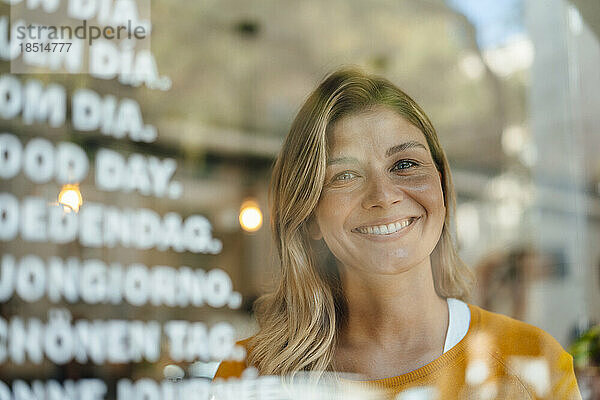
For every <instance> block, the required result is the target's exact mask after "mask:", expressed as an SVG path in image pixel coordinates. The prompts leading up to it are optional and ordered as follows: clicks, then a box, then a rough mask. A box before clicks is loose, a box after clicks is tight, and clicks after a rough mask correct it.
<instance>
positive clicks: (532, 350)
mask: <svg viewBox="0 0 600 400" xmlns="http://www.w3.org/2000/svg"><path fill="white" fill-rule="evenodd" d="M469 309H470V310H471V318H473V319H474V321H473V322H474V323H473V325H474V326H475V329H474V333H475V334H476V335H477V334H479V335H477V336H480V340H482V341H485V340H486V338H487V339H488V340H490V341H491V342H492V343H490V345H492V344H495V346H492V347H498V348H499V349H500V350H505V351H508V352H510V353H520V354H523V355H532V356H534V355H541V353H543V354H548V353H554V354H556V355H559V354H561V353H564V352H565V350H564V349H563V348H562V346H561V345H560V344H559V343H558V342H557V341H556V339H554V337H552V335H550V334H549V333H548V332H546V331H544V330H543V329H540V328H538V327H536V326H533V325H531V324H528V323H526V322H523V321H518V320H516V319H513V318H510V317H507V316H506V315H502V314H498V313H494V312H491V311H486V310H484V309H482V308H479V307H477V306H474V305H472V304H469Z"/></svg>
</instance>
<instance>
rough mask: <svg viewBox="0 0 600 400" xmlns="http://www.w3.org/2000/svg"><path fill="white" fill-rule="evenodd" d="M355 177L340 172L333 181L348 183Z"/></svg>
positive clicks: (351, 174) (349, 173) (348, 173)
mask: <svg viewBox="0 0 600 400" xmlns="http://www.w3.org/2000/svg"><path fill="white" fill-rule="evenodd" d="M355 176H356V175H355V174H353V173H352V172H342V173H341V174H339V175H336V176H335V178H333V180H334V181H338V182H340V181H341V182H343V181H348V180H350V179H352V178H354V177H355Z"/></svg>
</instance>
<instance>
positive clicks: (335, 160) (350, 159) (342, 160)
mask: <svg viewBox="0 0 600 400" xmlns="http://www.w3.org/2000/svg"><path fill="white" fill-rule="evenodd" d="M344 163H350V164H352V163H358V160H357V159H356V158H354V157H338V158H332V159H329V160H327V166H330V165H333V164H344Z"/></svg>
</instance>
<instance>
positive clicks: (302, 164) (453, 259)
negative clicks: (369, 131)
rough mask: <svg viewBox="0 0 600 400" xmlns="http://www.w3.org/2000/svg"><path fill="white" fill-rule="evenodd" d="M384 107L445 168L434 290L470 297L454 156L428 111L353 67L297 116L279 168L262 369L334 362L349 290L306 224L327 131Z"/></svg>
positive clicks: (285, 370) (320, 176)
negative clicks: (456, 237)
mask: <svg viewBox="0 0 600 400" xmlns="http://www.w3.org/2000/svg"><path fill="white" fill-rule="evenodd" d="M378 105H381V106H386V107H389V108H390V109H392V110H394V111H396V112H397V113H398V114H399V115H401V116H402V117H404V118H405V119H406V120H407V121H409V122H411V123H412V124H413V125H415V126H416V127H418V128H419V129H420V130H421V131H422V132H423V134H424V135H425V138H426V139H427V143H428V145H429V148H430V150H431V155H432V158H433V160H434V162H435V164H436V167H437V169H438V170H439V171H440V172H441V178H442V190H443V193H444V203H445V206H446V215H445V221H444V227H443V230H442V233H441V237H440V239H439V241H438V243H437V245H436V247H435V249H434V251H433V253H432V255H431V265H432V272H433V279H434V285H435V290H436V292H437V294H438V295H439V296H441V297H444V298H447V297H454V298H459V299H465V298H466V296H468V294H469V292H470V289H471V286H472V281H473V275H472V273H471V271H470V270H469V269H468V267H467V266H466V265H465V264H464V263H463V262H462V260H461V259H460V258H459V256H458V254H457V251H456V249H455V246H454V243H453V240H452V236H451V220H452V218H453V214H454V207H455V195H454V189H453V185H452V177H451V175H450V169H449V166H448V161H447V160H446V156H445V154H444V151H443V150H442V148H441V146H440V143H439V141H438V138H437V134H436V132H435V129H434V128H433V125H432V124H431V122H430V121H429V118H428V117H427V115H425V113H424V112H423V110H422V109H421V107H419V105H418V104H417V103H416V102H415V101H414V100H413V99H411V98H410V97H409V96H408V95H407V94H406V93H404V92H403V91H402V90H400V89H398V88H397V87H396V86H394V85H393V84H392V83H391V82H389V81H388V80H386V79H384V78H381V77H378V76H373V75H369V74H366V73H364V72H362V71H360V70H358V69H355V68H342V69H340V70H337V71H335V72H333V73H332V74H330V75H329V76H328V77H326V78H325V80H324V81H323V82H322V83H321V84H320V85H319V86H318V87H317V89H316V90H315V91H314V92H313V93H311V94H310V96H309V97H308V99H307V100H306V102H305V103H304V105H303V106H302V108H301V109H300V111H299V112H298V115H297V116H296V118H295V119H294V122H293V123H292V126H291V128H290V132H289V134H288V135H287V137H286V139H285V141H284V143H283V147H282V149H281V151H280V153H279V156H278V158H277V161H276V163H275V166H274V169H273V175H272V178H271V187H270V193H269V194H270V199H271V229H272V231H273V237H274V239H275V244H276V247H277V251H278V255H279V258H280V262H281V276H280V280H279V284H278V286H277V288H276V290H275V291H274V292H273V293H270V294H267V295H264V296H262V297H261V298H260V299H258V300H257V302H256V304H255V311H256V317H257V320H258V323H259V326H260V329H259V332H258V333H257V334H256V335H255V336H253V337H252V338H251V339H250V341H249V343H248V348H249V349H250V350H249V356H248V363H249V364H250V365H253V366H255V367H256V368H257V369H258V370H259V372H260V373H261V374H264V375H271V374H273V375H288V374H292V375H293V374H295V373H296V372H298V371H325V370H328V369H330V368H331V363H332V360H333V352H334V350H335V343H336V337H337V336H336V332H337V328H338V327H339V324H340V322H341V321H340V320H341V318H342V317H343V311H344V308H343V304H344V302H343V294H341V288H340V284H339V280H338V279H336V274H335V273H333V274H332V273H331V271H328V270H327V269H326V268H324V266H323V265H321V264H323V263H319V262H318V260H317V257H316V254H315V248H314V247H313V246H314V242H313V241H311V239H310V235H309V229H308V221H309V220H310V218H311V216H312V213H313V210H314V209H315V207H316V206H317V203H318V201H319V197H320V195H321V188H322V187H323V182H324V179H325V165H326V160H327V131H328V129H329V128H330V127H331V126H333V124H334V123H335V122H336V121H337V120H339V119H341V118H343V117H344V116H347V115H350V114H353V113H357V112H360V111H363V110H365V109H367V108H369V107H373V106H378Z"/></svg>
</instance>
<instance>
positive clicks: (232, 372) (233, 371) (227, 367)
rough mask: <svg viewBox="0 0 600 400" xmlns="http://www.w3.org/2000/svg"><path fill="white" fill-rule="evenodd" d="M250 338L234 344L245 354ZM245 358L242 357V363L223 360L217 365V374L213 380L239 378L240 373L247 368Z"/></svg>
mask: <svg viewBox="0 0 600 400" xmlns="http://www.w3.org/2000/svg"><path fill="white" fill-rule="evenodd" d="M250 339H252V337H249V338H246V339H244V340H240V341H238V342H236V343H235V345H236V346H240V347H243V348H244V350H245V352H246V354H247V353H248V343H249V342H250ZM247 366H248V365H247V363H246V357H244V360H243V361H235V360H224V361H222V362H221V364H219V368H217V372H216V373H215V376H214V378H213V379H217V378H222V379H229V378H241V377H242V373H243V372H244V370H245V369H246V368H247Z"/></svg>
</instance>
